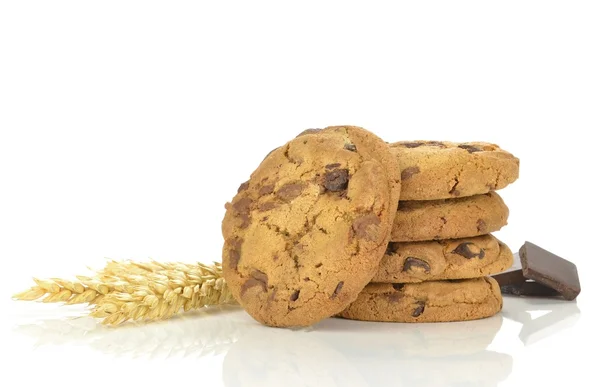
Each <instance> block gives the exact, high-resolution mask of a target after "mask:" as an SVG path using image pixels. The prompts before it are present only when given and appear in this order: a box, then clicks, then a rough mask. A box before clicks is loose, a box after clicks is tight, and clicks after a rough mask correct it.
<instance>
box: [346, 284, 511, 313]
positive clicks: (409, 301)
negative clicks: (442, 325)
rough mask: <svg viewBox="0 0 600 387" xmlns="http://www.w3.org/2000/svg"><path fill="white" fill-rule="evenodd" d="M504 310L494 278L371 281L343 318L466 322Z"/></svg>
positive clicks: (347, 309)
mask: <svg viewBox="0 0 600 387" xmlns="http://www.w3.org/2000/svg"><path fill="white" fill-rule="evenodd" d="M501 309H502V296H501V294H500V287H499V286H498V283H497V282H496V280H494V279H493V278H489V277H482V278H475V279H466V280H448V281H431V282H420V283H417V284H378V283H371V284H369V285H367V287H365V289H364V290H363V291H362V292H361V293H360V294H359V295H358V298H357V299H356V301H354V302H353V303H352V304H350V306H349V307H348V308H346V310H344V311H343V312H342V313H340V314H339V316H340V317H344V318H348V319H352V320H365V321H390V322H447V321H467V320H476V319H480V318H484V317H489V316H493V315H494V314H496V313H498V312H499V311H500V310H501Z"/></svg>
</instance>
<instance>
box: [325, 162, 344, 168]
mask: <svg viewBox="0 0 600 387" xmlns="http://www.w3.org/2000/svg"><path fill="white" fill-rule="evenodd" d="M340 165H342V164H340V163H334V164H327V165H326V166H325V169H335V168H337V167H339V166H340Z"/></svg>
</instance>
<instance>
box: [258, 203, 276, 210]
mask: <svg viewBox="0 0 600 387" xmlns="http://www.w3.org/2000/svg"><path fill="white" fill-rule="evenodd" d="M277 207H279V204H277V203H275V202H266V203H261V204H260V205H259V206H258V211H259V212H265V211H269V210H272V209H273V208H277Z"/></svg>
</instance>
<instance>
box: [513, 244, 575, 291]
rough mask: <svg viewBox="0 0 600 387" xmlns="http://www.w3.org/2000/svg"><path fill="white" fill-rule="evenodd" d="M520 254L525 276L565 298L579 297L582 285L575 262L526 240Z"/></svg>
mask: <svg viewBox="0 0 600 387" xmlns="http://www.w3.org/2000/svg"><path fill="white" fill-rule="evenodd" d="M519 256H520V257H521V265H523V276H524V277H525V278H527V279H531V280H534V281H535V282H537V283H540V284H543V285H546V286H548V287H550V288H552V289H554V290H556V291H557V292H559V293H560V294H561V295H562V296H563V297H564V299H565V300H574V299H575V298H577V296H578V295H579V292H580V291H581V285H580V284H579V275H578V274H577V266H575V264H573V263H572V262H569V261H567V260H566V259H563V258H561V257H559V256H558V255H555V254H552V253H551V252H549V251H547V250H544V249H542V248H541V247H539V246H536V245H534V244H533V243H531V242H525V244H524V245H523V246H522V247H521V249H519Z"/></svg>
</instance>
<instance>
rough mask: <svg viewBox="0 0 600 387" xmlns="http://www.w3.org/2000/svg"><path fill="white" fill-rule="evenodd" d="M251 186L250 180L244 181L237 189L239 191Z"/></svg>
mask: <svg viewBox="0 0 600 387" xmlns="http://www.w3.org/2000/svg"><path fill="white" fill-rule="evenodd" d="M249 186H250V181H246V182H243V183H242V184H240V186H239V188H238V190H237V191H238V193H240V192H242V191H245V190H247V189H248V187H249Z"/></svg>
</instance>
